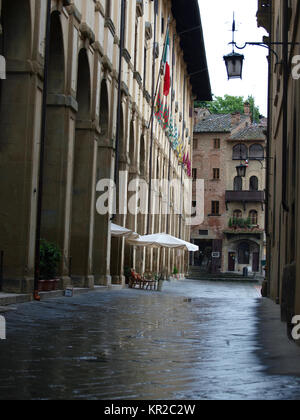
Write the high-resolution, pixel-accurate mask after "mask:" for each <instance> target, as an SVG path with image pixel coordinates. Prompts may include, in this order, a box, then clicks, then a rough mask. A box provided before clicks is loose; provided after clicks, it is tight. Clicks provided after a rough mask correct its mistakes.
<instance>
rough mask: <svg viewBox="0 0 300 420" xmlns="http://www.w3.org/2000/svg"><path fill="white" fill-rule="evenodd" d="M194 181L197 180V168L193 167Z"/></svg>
mask: <svg viewBox="0 0 300 420" xmlns="http://www.w3.org/2000/svg"><path fill="white" fill-rule="evenodd" d="M192 172H193V181H196V180H197V169H193V171H192Z"/></svg>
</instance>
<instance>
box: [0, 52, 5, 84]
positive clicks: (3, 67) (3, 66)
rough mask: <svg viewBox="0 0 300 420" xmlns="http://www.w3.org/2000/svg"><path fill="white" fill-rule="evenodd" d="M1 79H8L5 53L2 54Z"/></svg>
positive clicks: (0, 63)
mask: <svg viewBox="0 0 300 420" xmlns="http://www.w3.org/2000/svg"><path fill="white" fill-rule="evenodd" d="M0 79H2V80H4V79H6V60H5V58H4V57H3V55H0Z"/></svg>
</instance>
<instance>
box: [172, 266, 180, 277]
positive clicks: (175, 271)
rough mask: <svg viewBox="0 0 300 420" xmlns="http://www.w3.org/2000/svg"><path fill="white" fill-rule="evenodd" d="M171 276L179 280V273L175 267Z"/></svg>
mask: <svg viewBox="0 0 300 420" xmlns="http://www.w3.org/2000/svg"><path fill="white" fill-rule="evenodd" d="M173 275H174V276H175V278H177V280H179V271H178V268H177V267H174V271H173Z"/></svg>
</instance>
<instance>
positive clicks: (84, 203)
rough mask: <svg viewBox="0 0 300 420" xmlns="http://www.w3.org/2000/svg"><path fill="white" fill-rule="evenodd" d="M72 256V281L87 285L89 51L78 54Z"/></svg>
mask: <svg viewBox="0 0 300 420" xmlns="http://www.w3.org/2000/svg"><path fill="white" fill-rule="evenodd" d="M76 99H77V103H78V112H77V115H76V129H75V147H74V170H73V197H72V227H71V256H72V280H73V284H74V285H77V286H80V287H84V286H88V285H89V284H90V281H91V280H92V275H91V274H92V266H91V263H92V255H91V249H90V234H91V205H92V196H93V187H94V182H95V181H94V173H93V170H94V167H93V164H94V153H95V130H94V129H93V124H92V121H91V76H90V65H89V60H88V54H87V50H86V49H84V48H83V49H81V50H80V51H79V55H78V75H77V95H76Z"/></svg>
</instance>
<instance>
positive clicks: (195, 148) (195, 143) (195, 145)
mask: <svg viewBox="0 0 300 420" xmlns="http://www.w3.org/2000/svg"><path fill="white" fill-rule="evenodd" d="M193 149H194V150H197V149H198V140H197V139H194V142H193Z"/></svg>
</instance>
